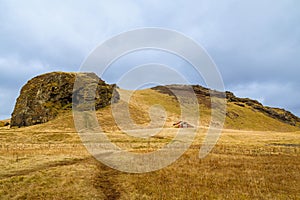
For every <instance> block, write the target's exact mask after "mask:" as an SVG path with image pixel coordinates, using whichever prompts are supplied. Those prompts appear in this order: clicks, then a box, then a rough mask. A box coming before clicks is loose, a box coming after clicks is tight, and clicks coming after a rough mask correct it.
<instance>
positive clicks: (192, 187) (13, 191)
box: [0, 126, 300, 199]
mask: <svg viewBox="0 0 300 200" xmlns="http://www.w3.org/2000/svg"><path fill="white" fill-rule="evenodd" d="M45 127H46V126H45ZM37 128H39V131H38V132H34V131H35V130H34V129H32V131H31V130H30V129H28V128H24V129H17V130H6V129H1V131H0V134H1V146H0V160H1V162H0V163H1V164H0V165H1V168H0V169H1V170H0V178H1V180H0V185H1V187H0V196H1V198H2V199H297V198H299V196H300V192H299V188H300V174H299V170H300V159H299V158H300V132H294V133H280V132H249V131H244V132H242V131H241V132H239V131H224V132H223V134H222V136H221V138H220V140H219V142H218V143H217V145H216V147H215V148H214V149H213V151H212V152H211V154H209V155H208V156H207V157H206V158H204V159H199V158H198V154H199V148H200V146H201V143H202V140H203V137H204V136H205V130H204V129H202V130H200V131H199V132H198V135H197V139H196V140H195V141H194V143H193V144H192V146H191V147H190V148H189V150H188V151H187V152H186V153H185V154H184V155H183V156H182V157H181V158H180V159H178V160H177V161H176V162H175V163H173V164H172V165H170V166H169V167H166V168H164V169H161V170H159V171H156V172H151V173H146V174H128V173H122V172H119V171H116V170H114V169H110V168H109V167H106V166H104V165H103V164H101V163H99V162H97V161H96V160H94V159H93V158H92V157H91V156H90V155H89V154H88V152H87V151H86V150H85V148H84V146H83V145H82V144H81V143H80V140H79V138H78V135H77V134H76V133H75V132H63V131H56V132H55V133H51V134H49V133H50V132H48V130H45V132H42V131H40V129H41V128H42V126H37ZM57 134H61V135H63V136H64V137H57V136H56V135H57ZM110 137H111V140H112V141H113V142H115V143H116V144H118V145H119V146H122V147H123V148H132V151H136V152H145V151H153V150H155V149H157V148H159V147H160V146H161V145H163V144H165V143H167V142H168V141H169V140H170V138H172V130H171V129H167V130H166V131H164V132H163V133H161V134H160V137H156V138H152V139H151V144H150V146H148V145H147V141H148V140H145V141H143V140H142V139H139V140H137V139H135V140H131V139H130V137H126V136H124V134H121V133H110ZM46 138H47V139H48V140H46ZM49 141H50V142H49ZM132 144H133V145H132Z"/></svg>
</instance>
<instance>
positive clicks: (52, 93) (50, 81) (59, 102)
mask: <svg viewBox="0 0 300 200" xmlns="http://www.w3.org/2000/svg"><path fill="white" fill-rule="evenodd" d="M76 75H78V76H77V77H80V79H81V80H84V81H81V84H82V86H81V87H78V90H77V91H74V93H76V94H77V96H75V97H74V99H75V100H77V102H76V105H77V106H79V105H80V103H81V102H79V101H80V97H85V96H86V94H84V93H85V90H84V89H83V88H84V87H85V86H87V87H91V86H92V85H93V86H95V87H96V88H95V89H96V90H94V91H96V94H94V99H93V100H94V101H93V103H94V107H95V109H99V108H102V107H105V106H107V105H109V104H110V102H111V99H112V96H113V88H114V85H108V84H106V83H105V82H104V81H102V80H101V79H100V78H99V77H98V76H97V75H96V74H94V73H66V72H52V73H47V74H43V75H40V76H37V77H35V78H33V79H31V80H30V81H28V82H27V84H26V85H24V86H23V88H22V90H21V92H20V96H19V97H18V99H17V102H16V105H15V109H14V111H13V113H12V118H11V126H18V127H22V126H31V125H35V124H40V123H45V122H47V121H49V120H52V119H54V118H55V117H56V116H57V115H58V114H59V112H60V111H62V110H68V109H71V108H72V95H73V86H74V82H75V79H76ZM114 98H115V99H113V101H116V100H117V99H118V94H116V95H115V96H114Z"/></svg>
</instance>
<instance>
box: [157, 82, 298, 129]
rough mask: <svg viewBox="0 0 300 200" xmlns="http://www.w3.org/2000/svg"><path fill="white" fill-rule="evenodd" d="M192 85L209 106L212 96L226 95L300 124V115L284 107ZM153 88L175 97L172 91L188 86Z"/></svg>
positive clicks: (276, 117)
mask: <svg viewBox="0 0 300 200" xmlns="http://www.w3.org/2000/svg"><path fill="white" fill-rule="evenodd" d="M192 87H193V90H194V92H195V94H196V96H197V98H198V102H199V104H202V105H205V106H206V107H208V108H211V107H212V106H211V98H212V97H217V98H224V97H225V96H226V99H227V102H229V103H230V102H232V103H234V104H235V105H238V106H240V107H246V106H249V107H251V108H252V110H254V111H258V112H261V113H263V114H265V115H267V116H269V117H272V118H274V119H277V120H279V121H281V122H284V123H286V124H290V125H292V126H299V124H300V118H299V117H297V116H295V115H293V114H292V113H291V112H289V111H286V110H284V109H280V108H271V107H267V106H263V105H262V104H261V103H260V102H258V101H257V100H253V99H249V98H239V97H236V96H235V95H234V94H233V93H232V92H229V91H226V92H225V93H224V92H219V91H215V90H210V89H208V88H205V87H202V86H199V85H192ZM152 89H154V90H157V91H159V92H161V93H164V94H168V95H170V96H174V97H175V95H174V94H173V92H172V91H174V90H184V89H187V87H186V86H183V85H168V86H157V87H154V88H152ZM175 98H176V97H175ZM227 116H228V117H229V118H237V117H239V115H238V113H234V114H233V113H227Z"/></svg>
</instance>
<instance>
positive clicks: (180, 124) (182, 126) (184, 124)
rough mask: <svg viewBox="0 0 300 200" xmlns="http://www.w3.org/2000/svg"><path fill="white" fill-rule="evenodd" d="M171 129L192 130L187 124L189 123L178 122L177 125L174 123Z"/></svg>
mask: <svg viewBox="0 0 300 200" xmlns="http://www.w3.org/2000/svg"><path fill="white" fill-rule="evenodd" d="M173 127H174V128H194V126H193V125H191V124H189V123H187V122H185V121H179V122H177V123H174V124H173Z"/></svg>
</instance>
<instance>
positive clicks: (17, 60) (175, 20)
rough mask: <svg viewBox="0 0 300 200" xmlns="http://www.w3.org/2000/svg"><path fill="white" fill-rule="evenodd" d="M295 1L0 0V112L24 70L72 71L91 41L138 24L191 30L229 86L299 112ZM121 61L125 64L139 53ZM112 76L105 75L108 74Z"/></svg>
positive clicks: (7, 109) (299, 26)
mask: <svg viewBox="0 0 300 200" xmlns="http://www.w3.org/2000/svg"><path fill="white" fill-rule="evenodd" d="M299 6H300V2H299V1H297V0H286V1H271V0H263V1H258V0H254V1H253V0H251V1H250V0H248V1H236V0H226V1H217V0H207V1H205V0H202V1H196V0H195V1H193V0H191V1H171V0H166V1H160V0H145V1H130V0H129V1H126V2H124V1H96V0H94V1H88V2H84V1H64V2H61V1H56V0H54V1H34V0H31V1H30V0H28V1H8V0H7V1H5V0H3V1H1V2H0V44H1V46H0V69H1V74H0V95H1V96H0V102H1V103H0V106H1V107H0V115H2V116H3V115H5V116H7V115H9V114H10V113H11V111H12V107H13V102H14V101H13V99H15V98H16V97H17V95H18V91H19V89H20V87H21V85H23V84H24V83H25V82H26V81H27V80H28V79H30V78H31V77H33V76H35V75H37V74H40V73H44V72H48V71H54V70H60V71H76V70H78V69H79V66H80V64H81V63H82V62H83V60H84V59H85V58H86V57H87V55H88V53H89V52H90V51H91V50H93V49H94V48H95V47H96V46H97V45H98V44H100V43H101V42H103V41H104V40H106V39H108V38H110V37H112V36H113V35H115V34H118V33H121V32H124V31H127V30H131V29H134V28H138V27H143V26H148V27H163V28H169V29H175V30H177V31H180V32H182V33H184V34H185V35H187V36H189V37H191V38H193V39H194V40H196V41H197V42H198V43H200V44H201V45H203V46H204V47H205V48H206V49H207V51H208V53H209V54H210V55H211V57H212V58H213V60H214V61H215V62H216V64H217V66H218V67H219V69H220V72H221V74H222V76H223V79H224V82H225V86H226V87H227V89H228V90H233V91H234V92H237V94H239V95H242V96H249V97H252V98H259V99H263V100H264V102H265V103H266V104H268V105H271V106H278V107H285V108H287V109H290V110H291V111H293V112H295V113H297V114H298V115H299V114H300V112H299V108H300V103H299V102H298V101H297V99H299V92H298V91H297V89H298V88H299V86H300V81H299V77H298V76H299V74H300V73H299V72H300V68H299V66H300V58H299V56H298V55H299V52H300V12H299V11H298V10H299ZM161 56H162V55H161ZM144 57H145V60H147V56H146V55H144ZM136 58H137V57H132V59H136ZM160 58H161V57H158V59H160ZM150 60H151V59H149V61H150ZM123 61H124V62H125V61H126V62H127V64H126V63H124V65H130V63H140V61H141V62H142V61H143V59H142V58H141V59H140V61H137V62H132V61H130V60H129V59H128V60H123ZM164 61H165V62H166V63H167V64H170V65H172V66H174V67H175V68H176V69H177V70H179V71H180V72H181V73H186V75H192V74H193V73H192V71H187V70H186V68H187V66H188V64H187V63H185V62H183V61H179V60H176V59H175V58H173V57H168V56H167V57H166V58H165V59H164ZM177 61H178V62H177ZM141 64H143V63H141ZM120 72H121V71H120ZM116 73H119V72H116ZM114 76H115V75H114V74H111V75H108V76H107V77H105V78H106V79H107V81H108V82H112V81H113V80H114V79H113V78H114ZM198 78H199V77H194V80H193V81H194V82H197V79H198ZM199 79H201V78H199ZM201 81H202V80H199V83H202V82H201ZM255 84H256V85H258V86H256V87H253V85H255ZM8 90H9V91H11V92H7V91H8ZM241 91H245V92H241ZM266 91H269V92H266ZM278 94H284V95H278Z"/></svg>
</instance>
